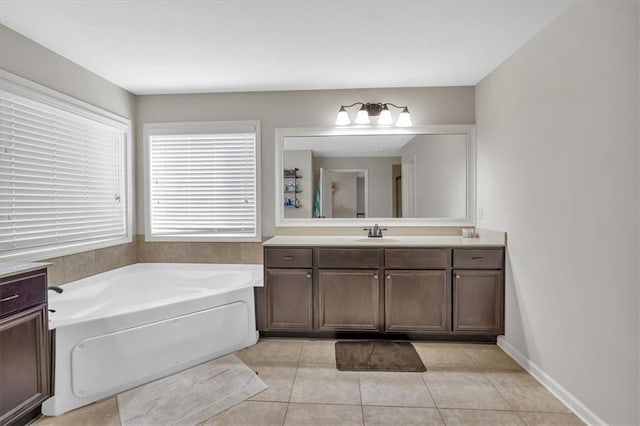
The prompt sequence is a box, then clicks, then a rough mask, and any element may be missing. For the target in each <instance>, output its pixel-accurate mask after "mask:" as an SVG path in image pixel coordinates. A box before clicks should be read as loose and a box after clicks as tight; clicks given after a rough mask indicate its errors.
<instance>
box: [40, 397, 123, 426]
mask: <svg viewBox="0 0 640 426" xmlns="http://www.w3.org/2000/svg"><path fill="white" fill-rule="evenodd" d="M33 424H34V425H37V426H120V417H119V415H118V404H117V403H116V399H115V398H109V399H105V400H104V401H100V402H96V403H94V404H90V405H87V406H86V407H82V408H78V409H77V410H73V411H69V412H68V413H65V414H63V415H61V416H56V417H47V416H42V417H40V418H39V419H38V420H36V421H35V423H33Z"/></svg>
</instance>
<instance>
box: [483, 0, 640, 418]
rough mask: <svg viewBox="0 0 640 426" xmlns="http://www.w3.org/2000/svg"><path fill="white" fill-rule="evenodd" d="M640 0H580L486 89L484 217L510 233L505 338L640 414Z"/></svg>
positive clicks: (629, 414)
mask: <svg viewBox="0 0 640 426" xmlns="http://www.w3.org/2000/svg"><path fill="white" fill-rule="evenodd" d="M637 7H638V6H637V2H635V1H624V0H623V1H616V2H578V3H577V4H575V5H573V6H572V7H571V8H570V9H569V10H568V11H567V12H566V13H565V14H564V15H562V16H561V17H559V18H558V19H557V20H555V21H554V22H552V23H551V24H550V25H549V26H547V27H546V28H545V29H544V30H543V31H542V32H541V33H539V34H538V35H536V36H535V37H534V38H533V39H531V40H530V41H529V42H528V43H527V44H525V45H524V46H523V47H522V48H521V49H520V50H518V51H517V52H516V53H515V54H514V55H513V56H511V57H510V58H509V59H508V60H507V61H506V62H504V63H503V64H502V65H501V66H500V67H499V68H497V69H496V70H495V71H493V72H492V73H491V74H490V75H489V76H487V77H486V78H485V79H484V80H483V81H482V82H481V83H480V84H479V85H478V86H477V91H476V99H477V103H476V114H477V138H478V205H479V206H483V207H484V220H482V221H479V222H478V225H479V226H481V227H483V228H490V229H500V230H505V231H508V233H509V237H508V239H509V251H508V259H507V260H508V264H507V282H506V283H507V290H506V291H507V294H506V307H507V312H506V337H505V340H506V342H507V343H508V344H509V345H511V346H513V347H514V348H515V349H516V350H517V351H519V352H520V353H521V354H523V355H524V356H525V357H526V358H528V359H529V360H530V361H531V362H532V363H534V364H535V365H536V366H538V367H539V368H540V369H542V370H543V371H544V372H546V373H547V374H548V375H549V376H550V377H551V378H553V379H554V380H555V381H556V382H557V383H558V384H559V385H560V386H562V387H564V388H565V389H566V390H567V391H568V392H570V393H571V394H573V395H574V396H575V397H576V398H577V399H578V400H579V401H580V402H581V403H582V404H584V405H585V406H586V407H588V408H589V409H591V410H592V411H593V412H594V413H595V414H596V415H597V416H599V417H600V418H601V419H602V421H604V422H606V423H609V424H616V425H623V424H624V425H631V424H638V423H639V421H640V418H639V413H638V405H639V404H638V402H639V399H640V398H639V392H638V387H639V382H638V377H639V372H638V369H639V362H638V360H639V350H638V348H639V342H638V340H639V336H640V329H639V321H638V315H639V313H638V297H639V295H638V285H639V281H640V279H639V271H638V258H639V241H638V235H639V225H640V221H639V220H638V209H639V202H638V199H639V193H640V188H639V185H640V175H639V169H640V167H639V152H638V151H639V146H638V138H639V129H638V117H639V106H638V102H639V100H638V96H639V95H638V84H639V82H638V79H639V77H638V12H637V10H636V8H637Z"/></svg>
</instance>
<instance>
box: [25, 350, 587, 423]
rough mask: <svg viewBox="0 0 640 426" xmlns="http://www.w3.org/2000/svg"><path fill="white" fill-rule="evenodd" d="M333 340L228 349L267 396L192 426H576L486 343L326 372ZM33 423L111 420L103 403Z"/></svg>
mask: <svg viewBox="0 0 640 426" xmlns="http://www.w3.org/2000/svg"><path fill="white" fill-rule="evenodd" d="M334 343H335V341H334V340H302V339H261V340H260V342H259V343H258V344H257V345H255V346H252V347H250V348H247V349H244V350H242V351H239V352H237V353H236V355H237V356H238V357H239V358H240V359H242V360H243V361H244V362H245V363H246V364H247V365H249V366H250V367H251V368H252V369H254V370H255V371H256V372H257V373H258V375H259V376H260V378H261V379H262V380H263V381H264V382H265V383H266V384H267V385H268V386H269V389H267V390H265V391H263V392H261V393H259V394H257V395H255V396H253V397H252V398H250V399H249V400H247V401H245V402H243V403H241V404H239V405H236V406H235V407H233V408H231V409H229V410H227V411H224V412H222V413H220V414H218V415H217V416H215V417H213V418H211V419H209V420H207V421H206V422H204V423H202V426H214V425H278V426H282V425H287V426H288V425H323V426H325V425H326V426H329V425H351V424H353V425H360V426H362V425H367V426H368V425H398V426H400V425H402V426H405V425H444V424H446V425H491V426H494V425H582V424H583V423H582V422H581V421H580V420H579V419H578V418H577V417H576V416H574V415H573V414H571V412H570V411H569V410H568V409H567V408H566V407H565V406H564V405H563V404H562V403H561V402H560V401H558V400H557V399H556V398H555V397H554V396H553V395H551V394H550V393H549V392H548V391H547V390H546V389H545V388H544V387H542V385H540V384H539V383H538V382H537V381H536V380H535V379H533V378H532V377H531V376H529V375H528V374H527V373H526V372H524V371H523V370H522V369H521V368H520V367H519V366H518V365H517V364H516V363H515V362H514V361H513V360H512V359H511V358H509V357H508V356H507V355H506V354H505V353H504V352H502V351H501V350H500V349H499V348H498V347H497V346H495V345H475V344H459V343H423V342H414V346H415V347H416V350H417V352H418V354H419V355H420V357H421V358H422V361H423V362H424V364H425V366H426V367H427V372H426V373H382V372H359V373H358V372H341V371H337V370H336V368H335V356H334V349H333V345H334ZM36 425H37V426H58V425H64V426H102V425H109V426H111V425H115V426H118V425H120V421H119V416H118V407H117V404H116V401H115V398H111V399H108V400H105V401H102V402H99V403H96V404H92V405H90V406H87V407H83V408H80V409H78V410H75V411H72V412H70V413H67V414H65V415H63V416H59V417H50V418H41V419H39V420H38V421H37V422H36ZM150 426H151V425H150ZM154 426H155V425H154Z"/></svg>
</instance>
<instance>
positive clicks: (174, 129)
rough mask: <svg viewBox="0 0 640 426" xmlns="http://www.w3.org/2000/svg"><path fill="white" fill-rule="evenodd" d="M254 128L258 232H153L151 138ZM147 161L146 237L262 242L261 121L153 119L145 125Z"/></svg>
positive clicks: (175, 239) (144, 135)
mask: <svg viewBox="0 0 640 426" xmlns="http://www.w3.org/2000/svg"><path fill="white" fill-rule="evenodd" d="M247 127H253V128H254V130H255V134H256V148H255V157H256V158H255V161H256V176H255V182H256V234H255V236H247V237H240V236H238V237H230V236H220V237H217V236H215V235H211V234H207V235H152V233H151V176H150V171H151V167H150V164H151V158H150V155H151V150H150V140H151V139H150V138H151V137H152V136H162V135H171V134H185V135H186V134H202V133H223V132H228V133H236V132H242V131H246V128H247ZM142 134H143V136H142V138H143V141H144V143H143V160H144V171H143V174H144V191H143V192H144V238H145V241H150V242H261V241H262V190H261V188H262V173H261V158H262V156H261V149H260V148H261V129H260V121H259V120H243V121H186V122H165V123H159V122H153V123H152V122H149V123H144V124H143V125H142Z"/></svg>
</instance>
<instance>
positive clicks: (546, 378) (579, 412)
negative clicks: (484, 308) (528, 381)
mask: <svg viewBox="0 0 640 426" xmlns="http://www.w3.org/2000/svg"><path fill="white" fill-rule="evenodd" d="M498 346H499V347H500V349H502V350H503V351H505V352H506V353H507V355H509V356H510V357H511V358H513V359H514V360H515V361H516V362H517V363H518V364H520V366H521V367H522V368H524V369H525V371H527V372H528V373H529V374H530V375H531V376H532V377H533V378H534V379H536V380H537V381H538V382H540V384H542V386H544V387H545V388H547V390H549V392H551V393H552V394H553V395H555V397H556V398H558V399H559V400H560V401H561V402H562V403H563V404H564V405H566V406H567V408H568V409H570V410H571V411H573V412H574V413H575V415H576V416H578V417H579V418H580V420H582V421H583V422H585V423H586V424H588V425H606V424H607V423H606V422H605V421H604V420H602V419H601V418H600V417H598V415H597V414H596V413H594V412H593V411H591V410H590V409H589V408H588V407H587V406H586V405H584V404H583V403H582V402H580V400H579V399H578V398H576V397H575V396H574V395H573V394H572V393H571V392H569V391H568V390H567V389H565V388H564V387H563V386H562V385H561V384H560V383H558V382H557V381H556V380H555V379H554V378H553V377H551V376H550V375H549V374H547V373H546V372H545V371H544V370H543V369H542V368H540V367H539V366H538V365H536V364H535V363H534V362H532V361H531V360H529V359H528V358H527V357H525V356H524V355H523V354H522V353H521V352H520V351H519V350H517V349H516V348H515V347H514V346H513V345H511V343H509V342H508V341H507V340H506V339H505V338H504V336H498Z"/></svg>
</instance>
